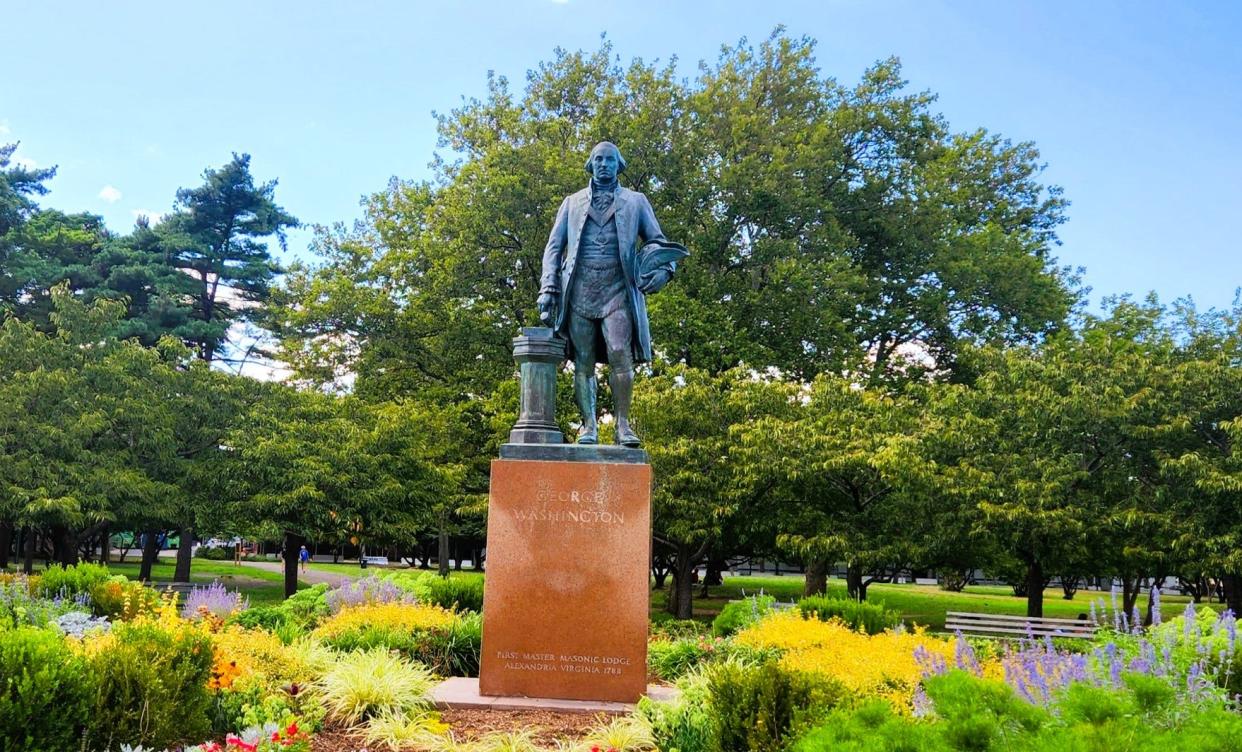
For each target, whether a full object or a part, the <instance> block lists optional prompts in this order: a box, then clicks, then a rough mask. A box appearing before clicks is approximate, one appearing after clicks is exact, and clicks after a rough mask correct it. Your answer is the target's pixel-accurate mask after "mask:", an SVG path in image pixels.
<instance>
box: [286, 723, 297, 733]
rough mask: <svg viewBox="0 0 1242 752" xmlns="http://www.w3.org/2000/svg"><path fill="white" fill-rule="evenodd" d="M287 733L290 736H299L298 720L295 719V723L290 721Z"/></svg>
mask: <svg viewBox="0 0 1242 752" xmlns="http://www.w3.org/2000/svg"><path fill="white" fill-rule="evenodd" d="M285 734H287V735H288V736H297V735H298V722H297V721H294V722H293V723H290V724H289V728H287V729H285Z"/></svg>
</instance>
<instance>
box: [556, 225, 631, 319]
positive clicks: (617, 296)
mask: <svg viewBox="0 0 1242 752" xmlns="http://www.w3.org/2000/svg"><path fill="white" fill-rule="evenodd" d="M616 206H617V205H616V202H615V201H613V202H610V203H609V205H608V206H607V207H605V208H597V207H595V206H591V207H590V208H589V209H588V212H587V220H586V224H585V225H584V226H583V228H582V239H581V241H580V243H579V245H578V267H577V271H576V273H575V274H574V283H573V289H572V290H570V291H569V305H570V307H571V308H572V309H573V311H574V313H576V314H578V315H579V316H585V317H587V318H592V319H603V318H607V317H608V316H609V315H610V314H611V313H613V312H614V311H616V310H617V309H618V308H620V307H621V306H623V305H625V304H626V303H625V272H624V270H622V268H621V246H620V242H619V240H618V238H617V222H616V216H615V215H616Z"/></svg>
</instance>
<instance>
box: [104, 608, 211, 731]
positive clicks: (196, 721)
mask: <svg viewBox="0 0 1242 752" xmlns="http://www.w3.org/2000/svg"><path fill="white" fill-rule="evenodd" d="M100 645H101V647H100V649H98V650H95V651H93V652H94V654H93V655H92V656H91V658H90V671H91V673H92V674H93V675H94V677H95V679H96V680H97V682H98V683H97V691H96V693H95V701H94V708H93V713H92V716H91V724H90V738H91V740H92V741H93V742H94V744H95V748H102V749H112V748H114V747H116V746H118V745H119V744H122V743H124V744H142V745H144V746H151V747H154V748H156V749H163V748H164V747H171V746H173V745H174V744H177V743H180V742H190V741H198V740H199V739H202V738H204V737H205V736H206V735H207V733H208V731H209V730H210V718H209V710H210V707H211V696H210V695H209V694H208V690H207V683H208V680H209V679H210V678H211V670H212V658H213V654H212V647H211V640H210V638H209V637H208V636H207V635H206V634H203V633H202V632H200V631H198V630H196V629H192V628H188V627H171V628H166V627H164V626H161V625H159V624H154V623H145V622H144V623H134V624H119V625H117V627H116V628H115V629H113V630H112V634H111V635H110V636H109V638H108V639H107V640H105V641H101V643H100Z"/></svg>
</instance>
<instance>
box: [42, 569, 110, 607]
mask: <svg viewBox="0 0 1242 752" xmlns="http://www.w3.org/2000/svg"><path fill="white" fill-rule="evenodd" d="M110 576H111V574H110V573H109V572H108V568H107V567H105V566H104V565H102V564H88V563H85V562H83V563H81V564H75V565H74V566H71V567H65V566H61V565H60V564H54V565H52V566H50V567H48V568H47V569H45V570H43V574H42V576H41V577H40V580H39V586H38V590H37V591H36V592H37V593H38V594H39V595H43V596H46V597H48V598H51V597H54V596H57V595H59V596H61V597H63V598H71V597H73V596H75V595H78V594H89V593H90V592H91V589H92V588H94V587H95V586H96V585H98V584H100V583H102V582H106V581H107V580H108V578H109V577H110Z"/></svg>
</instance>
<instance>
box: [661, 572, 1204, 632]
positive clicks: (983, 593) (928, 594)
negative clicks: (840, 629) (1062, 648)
mask: <svg viewBox="0 0 1242 752" xmlns="http://www.w3.org/2000/svg"><path fill="white" fill-rule="evenodd" d="M698 592H699V589H698V587H696V588H695V596H696V597H695V599H694V618H696V619H700V620H703V621H710V620H711V619H713V618H715V616H716V614H718V613H720V609H722V608H723V607H724V604H725V603H727V602H729V601H730V600H734V599H736V598H742V597H744V596H747V595H754V594H756V593H759V592H763V593H767V594H768V595H772V596H774V597H776V599H777V600H780V601H790V600H796V599H797V598H799V597H801V595H802V577H801V576H799V575H781V576H777V575H753V576H745V577H742V576H739V577H726V578H725V583H724V585H721V586H719V587H713V588H710V589H709V596H708V597H707V598H699V597H697V596H698ZM828 595H829V596H832V597H837V598H844V597H845V582H844V581H842V580H838V579H832V580H829V581H828ZM1061 595H1062V594H1061V590H1060V588H1049V589H1048V590H1046V591H1044V616H1048V617H1054V618H1068V619H1072V618H1075V617H1077V616H1078V615H1079V614H1084V613H1088V612H1089V610H1090V607H1091V606H1090V604H1091V602H1092V601H1097V602H1102V603H1107V602H1108V600H1109V595H1108V593H1100V592H1097V591H1090V592H1088V591H1085V590H1080V591H1079V592H1078V593H1077V595H1076V596H1075V597H1074V599H1073V600H1070V601H1067V600H1065V599H1064V598H1062V597H1061ZM867 600H869V601H872V602H875V603H883V604H884V605H885V606H886V607H887V608H890V609H893V610H894V611H897V612H898V613H900V614H901V616H902V618H903V619H905V620H906V621H907V622H913V623H915V624H923V625H926V626H928V627H929V628H931V629H933V630H940V629H944V621H945V613H946V612H948V611H968V612H975V613H992V614H1012V615H1014V616H1023V615H1025V614H1026V599H1025V598H1017V597H1014V595H1013V591H1011V590H1010V589H1009V588H1007V587H1003V586H1000V587H998V586H971V587H967V588H966V589H965V590H964V591H963V592H961V593H950V592H947V591H944V590H940V589H939V588H938V587H936V586H935V585H882V584H876V585H872V586H871V587H869V588H868V589H867ZM1189 602H1190V599H1189V598H1187V597H1184V596H1164V597H1163V598H1162V599H1161V609H1160V610H1161V613H1162V614H1163V615H1164V616H1165V617H1166V618H1167V617H1171V616H1176V615H1177V614H1180V613H1181V612H1182V611H1183V610H1184V609H1185V608H1186V604H1187V603H1189ZM666 603H667V593H665V592H663V591H653V592H652V594H651V608H652V612H653V613H657V612H661V611H663V610H664V607H665V604H666ZM1208 605H1212V604H1208ZM1214 607H1215V608H1218V609H1219V608H1220V606H1219V605H1215V606H1214ZM1146 608H1147V597H1146V596H1143V597H1141V598H1140V599H1139V609H1140V610H1145V609H1146Z"/></svg>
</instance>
